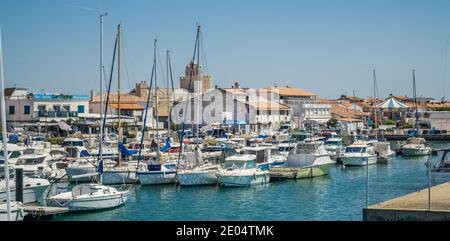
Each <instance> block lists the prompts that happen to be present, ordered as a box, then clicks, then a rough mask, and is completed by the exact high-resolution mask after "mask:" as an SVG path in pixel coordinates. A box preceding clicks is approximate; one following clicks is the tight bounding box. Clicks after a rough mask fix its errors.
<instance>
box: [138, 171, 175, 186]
mask: <svg viewBox="0 0 450 241" xmlns="http://www.w3.org/2000/svg"><path fill="white" fill-rule="evenodd" d="M176 173H177V172H176V171H166V172H162V171H149V172H137V177H138V179H139V182H140V183H141V185H160V184H173V183H176V180H175V175H176Z"/></svg>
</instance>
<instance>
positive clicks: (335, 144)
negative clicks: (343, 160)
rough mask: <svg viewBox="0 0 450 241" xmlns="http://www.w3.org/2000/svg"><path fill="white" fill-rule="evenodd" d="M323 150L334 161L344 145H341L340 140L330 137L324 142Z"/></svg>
mask: <svg viewBox="0 0 450 241" xmlns="http://www.w3.org/2000/svg"><path fill="white" fill-rule="evenodd" d="M324 147H325V150H327V152H328V154H330V157H331V158H332V159H333V160H336V159H337V158H338V157H339V156H340V155H341V154H342V152H343V151H344V145H343V144H342V138H340V137H331V138H328V139H327V140H325V142H324Z"/></svg>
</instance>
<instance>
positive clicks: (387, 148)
mask: <svg viewBox="0 0 450 241" xmlns="http://www.w3.org/2000/svg"><path fill="white" fill-rule="evenodd" d="M373 146H374V148H375V153H376V154H377V158H378V162H386V161H388V160H390V159H391V157H392V156H394V155H395V152H394V151H393V150H392V149H391V144H390V143H389V142H387V141H376V142H373Z"/></svg>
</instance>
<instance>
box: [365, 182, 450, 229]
mask: <svg viewBox="0 0 450 241" xmlns="http://www.w3.org/2000/svg"><path fill="white" fill-rule="evenodd" d="M363 220H364V221H450V182H447V183H444V184H440V185H437V186H434V187H432V188H431V209H428V188H426V189H423V190H420V191H418V192H414V193H410V194H407V195H405V196H401V197H398V198H394V199H390V200H387V201H384V202H381V203H377V204H374V205H371V206H369V207H368V208H364V209H363Z"/></svg>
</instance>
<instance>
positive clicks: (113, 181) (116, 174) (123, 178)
mask: <svg viewBox="0 0 450 241" xmlns="http://www.w3.org/2000/svg"><path fill="white" fill-rule="evenodd" d="M135 183H139V179H138V177H137V175H136V171H131V170H108V171H104V172H103V174H102V184H104V185H118V184H135Z"/></svg>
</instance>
